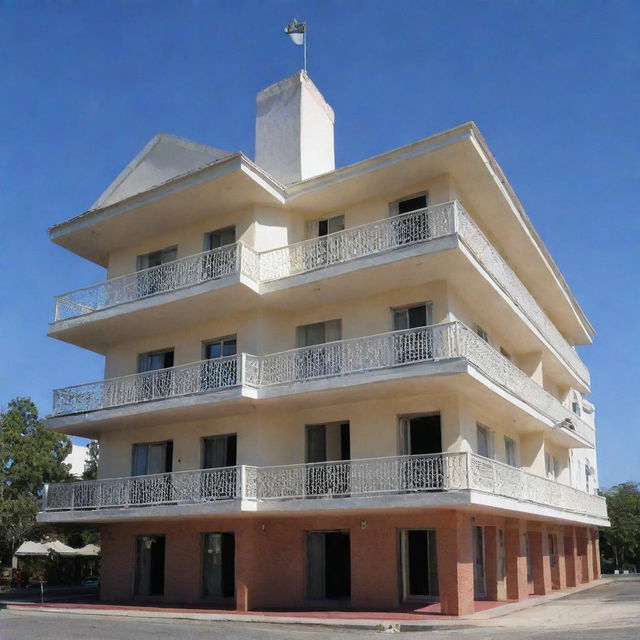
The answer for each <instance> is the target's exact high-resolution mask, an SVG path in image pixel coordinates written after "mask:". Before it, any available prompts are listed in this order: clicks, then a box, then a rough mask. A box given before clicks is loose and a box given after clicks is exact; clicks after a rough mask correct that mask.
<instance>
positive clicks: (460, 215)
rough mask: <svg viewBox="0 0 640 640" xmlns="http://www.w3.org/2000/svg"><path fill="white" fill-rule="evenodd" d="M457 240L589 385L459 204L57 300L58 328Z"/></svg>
mask: <svg viewBox="0 0 640 640" xmlns="http://www.w3.org/2000/svg"><path fill="white" fill-rule="evenodd" d="M454 233H458V234H459V236H460V238H461V240H462V241H463V242H464V244H465V245H466V246H467V248H468V249H469V250H470V251H471V253H472V254H473V255H474V257H475V258H476V259H477V260H478V262H479V263H480V264H481V265H482V267H483V268H484V269H485V270H486V271H487V273H488V274H489V275H490V276H491V277H492V278H493V280H494V281H495V282H496V283H497V284H498V285H499V286H500V287H501V288H502V290H503V291H504V293H506V295H507V296H509V297H510V298H511V300H512V301H513V302H514V304H515V305H516V306H517V307H518V308H519V309H520V310H521V311H522V312H523V313H524V314H525V315H526V316H527V318H528V319H529V320H530V321H531V322H532V323H533V324H534V326H536V327H537V329H538V330H539V331H540V333H541V334H542V335H543V336H545V338H546V339H547V340H548V341H549V343H550V344H551V345H552V346H553V348H554V349H555V350H556V351H557V352H558V354H559V355H560V356H562V358H564V360H565V361H566V362H567V364H568V365H569V366H570V367H571V369H572V370H573V371H574V373H576V375H578V376H579V377H580V378H581V379H582V380H583V381H584V382H586V383H588V381H589V371H588V369H587V367H586V366H585V364H584V363H583V362H582V360H581V359H580V357H579V356H578V354H577V353H576V351H575V349H573V348H572V347H571V346H569V344H568V343H567V341H566V340H565V339H564V338H563V337H562V335H561V334H560V332H559V331H558V329H556V327H555V325H554V324H553V323H552V322H551V320H549V318H548V317H547V316H546V314H545V313H544V311H543V310H542V309H541V308H540V306H539V305H538V303H537V302H536V300H535V298H534V297H533V296H532V295H531V294H530V293H529V291H528V290H527V288H526V287H525V286H524V285H523V284H522V281H521V280H520V279H519V278H518V276H517V275H516V274H515V273H514V271H513V270H512V269H511V267H509V265H508V264H507V263H506V261H505V260H504V258H503V257H502V256H501V255H500V253H499V252H498V251H496V249H495V248H494V247H493V245H492V244H491V243H490V242H489V240H488V239H487V238H486V236H485V235H484V234H483V233H482V231H481V230H480V229H479V228H478V226H477V225H476V223H475V222H474V221H473V220H472V218H471V217H470V216H469V214H468V213H467V212H466V211H465V210H464V208H463V207H462V205H461V204H460V203H459V202H457V201H452V202H447V203H444V204H439V205H434V206H432V207H428V208H426V209H420V210H418V211H412V212H410V213H405V214H402V215H399V216H391V217H388V218H385V219H383V220H378V221H376V222H370V223H367V224H363V225H360V226H357V227H350V228H349V229H345V230H344V231H338V232H336V233H332V234H329V235H327V236H322V237H320V238H312V239H310V240H305V241H303V242H297V243H294V244H291V245H287V246H284V247H280V248H277V249H271V250H268V251H263V252H262V253H258V252H256V251H254V250H253V249H251V248H250V247H247V246H246V245H244V244H242V243H240V242H238V243H236V244H232V245H228V246H226V247H221V248H219V249H214V250H212V251H206V252H204V253H199V254H197V255H193V256H188V257H186V258H181V259H180V260H175V261H173V262H168V263H166V264H163V265H160V266H157V267H151V268H149V269H145V270H144V271H137V272H136V273H132V274H129V275H126V276H121V277H119V278H114V279H112V280H107V281H106V282H104V283H101V284H98V285H94V286H91V287H85V288H83V289H78V290H76V291H71V292H69V293H65V294H63V295H61V296H58V297H57V298H56V306H55V316H54V320H55V321H57V320H65V319H68V318H72V317H75V316H79V315H84V314H86V313H90V312H92V311H97V310H99V309H106V308H108V307H113V306H116V305H119V304H123V303H125V302H131V301H133V300H138V299H140V298H145V297H147V296H150V295H155V294H158V293H164V292H167V291H174V290H176V289H181V288H183V287H188V286H192V285H194V284H199V283H201V282H205V281H208V280H213V279H217V278H221V277H223V276H227V275H231V274H233V273H242V274H243V275H245V276H247V277H248V278H250V279H251V280H253V281H254V282H256V283H261V282H270V281H273V280H278V279H281V278H286V277H288V276H292V275H296V274H300V273H306V272H309V271H314V270H316V269H321V268H324V267H328V266H331V265H335V264H342V263H345V262H349V261H350V260H355V259H357V258H363V257H366V256H372V255H376V254H379V253H383V252H385V251H389V250H391V249H399V248H403V247H407V246H410V245H413V244H417V243H421V242H428V241H431V240H435V239H436V238H442V237H445V236H448V235H451V234H454Z"/></svg>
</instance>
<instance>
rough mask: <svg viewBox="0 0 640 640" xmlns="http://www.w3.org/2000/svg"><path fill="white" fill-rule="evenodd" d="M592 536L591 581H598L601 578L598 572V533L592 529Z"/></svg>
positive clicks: (600, 572) (599, 571)
mask: <svg viewBox="0 0 640 640" xmlns="http://www.w3.org/2000/svg"><path fill="white" fill-rule="evenodd" d="M593 535H594V538H593V579H594V580H599V579H600V577H601V576H602V571H601V570H600V532H599V531H598V530H597V529H594V530H593Z"/></svg>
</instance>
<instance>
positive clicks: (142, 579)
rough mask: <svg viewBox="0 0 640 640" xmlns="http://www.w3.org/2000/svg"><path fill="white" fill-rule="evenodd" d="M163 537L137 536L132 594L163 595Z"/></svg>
mask: <svg viewBox="0 0 640 640" xmlns="http://www.w3.org/2000/svg"><path fill="white" fill-rule="evenodd" d="M164 552H165V538H164V536H138V537H137V538H136V562H135V579H134V589H133V592H134V594H135V595H137V596H161V595H163V593H164Z"/></svg>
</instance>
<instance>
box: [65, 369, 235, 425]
mask: <svg viewBox="0 0 640 640" xmlns="http://www.w3.org/2000/svg"><path fill="white" fill-rule="evenodd" d="M240 369H241V367H240V357H239V356H228V357H226V358H217V359H215V360H202V361H200V362H193V363H191V364H184V365H180V366H177V367H171V368H169V369H158V370H156V371H147V372H144V373H135V374H132V375H129V376H122V377H120V378H111V379H108V380H100V381H99V382H90V383H88V384H80V385H76V386H73V387H66V388H64V389H56V390H55V391H54V392H53V415H66V414H73V413H86V412H88V411H96V410H98V409H108V408H110V407H119V406H124V405H128V404H135V403H140V402H148V401H151V400H161V399H166V398H173V397H177V396H185V395H189V394H193V393H208V392H213V391H219V390H222V389H228V388H230V387H235V386H237V385H238V384H239V380H240V376H241V371H240Z"/></svg>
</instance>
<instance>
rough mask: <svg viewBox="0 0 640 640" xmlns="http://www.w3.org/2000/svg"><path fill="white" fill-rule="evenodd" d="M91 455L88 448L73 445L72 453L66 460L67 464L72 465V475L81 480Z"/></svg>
mask: <svg viewBox="0 0 640 640" xmlns="http://www.w3.org/2000/svg"><path fill="white" fill-rule="evenodd" d="M88 453H89V449H88V447H85V446H83V445H80V444H73V445H72V449H71V453H70V454H69V455H68V456H67V457H66V458H65V459H64V461H65V464H70V465H71V473H72V474H73V475H74V476H76V477H77V478H81V477H82V474H83V473H84V463H85V461H86V459H87V455H88Z"/></svg>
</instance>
